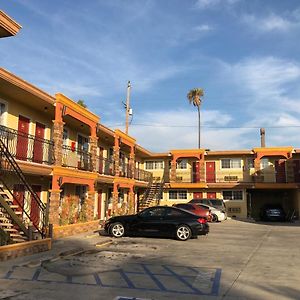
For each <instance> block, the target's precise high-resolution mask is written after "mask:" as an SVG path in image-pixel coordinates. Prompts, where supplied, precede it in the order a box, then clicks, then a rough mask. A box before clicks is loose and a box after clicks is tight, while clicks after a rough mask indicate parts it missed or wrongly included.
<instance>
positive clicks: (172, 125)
mask: <svg viewBox="0 0 300 300" xmlns="http://www.w3.org/2000/svg"><path fill="white" fill-rule="evenodd" d="M0 9H2V10H4V11H5V12H6V13H8V14H9V15H10V16H11V17H13V18H14V19H15V20H16V21H17V22H19V23H20V24H21V25H22V26H23V28H22V30H21V32H20V33H19V34H18V35H17V36H16V37H14V38H8V39H3V40H1V47H0V62H1V63H0V65H1V66H2V67H4V68H6V69H7V70H9V71H11V72H13V73H15V74H16V75H18V76H20V77H22V78H23V79H25V80H27V81H29V82H31V83H33V84H35V85H37V86H38V87H40V88H42V89H44V90H45V91H47V92H48V93H50V94H55V93H57V92H61V93H64V94H65V95H66V96H68V97H70V98H72V99H74V100H78V99H84V100H85V102H86V104H87V105H88V107H89V109H90V110H92V111H93V112H96V113H97V114H98V115H99V116H100V117H101V122H102V123H103V124H105V125H107V126H110V127H111V128H120V129H124V122H125V115H124V108H123V106H122V101H124V100H125V97H126V86H127V81H128V80H131V82H132V91H131V107H132V108H133V112H134V115H133V120H132V124H131V127H130V130H129V133H130V134H131V135H132V136H134V137H135V138H136V139H137V142H138V143H139V144H141V145H142V146H144V147H146V148H147V149H149V150H152V151H168V150H170V149H178V148H184V149H188V148H196V147H197V113H196V109H195V108H194V107H193V106H191V105H189V104H188V100H187V98H186V94H187V92H188V91H189V90H190V89H192V88H195V87H201V88H203V89H204V91H205V96H204V99H203V103H202V106H201V123H202V141H201V144H202V147H203V148H210V149H212V150H223V149H224V150H225V149H251V148H253V147H257V146H259V144H260V139H259V129H258V128H259V127H266V140H267V146H285V145H292V146H294V147H300V84H299V83H300V43H299V40H300V2H299V1H298V0H285V1H281V0H278V1H277V0H251V1H249V0H185V1H182V0H163V1H162V0H110V1H107V0H91V1H83V0H76V1H72V0H65V1H58V0H52V1H40V0H26V1H21V0H14V1H8V0H7V1H2V3H1V8H0Z"/></svg>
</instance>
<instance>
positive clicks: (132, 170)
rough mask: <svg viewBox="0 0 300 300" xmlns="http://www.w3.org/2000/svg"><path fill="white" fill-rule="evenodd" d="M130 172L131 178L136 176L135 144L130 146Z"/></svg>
mask: <svg viewBox="0 0 300 300" xmlns="http://www.w3.org/2000/svg"><path fill="white" fill-rule="evenodd" d="M129 172H130V173H129V174H130V178H134V173H135V151H134V146H131V147H130V155H129Z"/></svg>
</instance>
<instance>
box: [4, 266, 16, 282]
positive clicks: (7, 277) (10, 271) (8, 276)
mask: <svg viewBox="0 0 300 300" xmlns="http://www.w3.org/2000/svg"><path fill="white" fill-rule="evenodd" d="M15 268H16V266H13V267H12V268H11V270H9V271H8V272H7V273H6V275H5V276H4V279H10V276H11V275H12V273H13V272H14V270H15Z"/></svg>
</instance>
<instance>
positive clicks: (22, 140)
mask: <svg viewBox="0 0 300 300" xmlns="http://www.w3.org/2000/svg"><path fill="white" fill-rule="evenodd" d="M29 124H30V119H28V118H25V117H23V116H19V121H18V138H17V151H16V152H17V153H16V157H17V159H21V160H27V151H28V133H29Z"/></svg>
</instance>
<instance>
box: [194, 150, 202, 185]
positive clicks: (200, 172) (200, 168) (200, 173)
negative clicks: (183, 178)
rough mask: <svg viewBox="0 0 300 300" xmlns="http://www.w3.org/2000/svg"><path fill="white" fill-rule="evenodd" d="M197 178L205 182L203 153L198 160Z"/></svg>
mask: <svg viewBox="0 0 300 300" xmlns="http://www.w3.org/2000/svg"><path fill="white" fill-rule="evenodd" d="M199 178H200V182H205V162H204V154H202V155H201V156H200V160H199ZM192 180H193V178H192Z"/></svg>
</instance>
